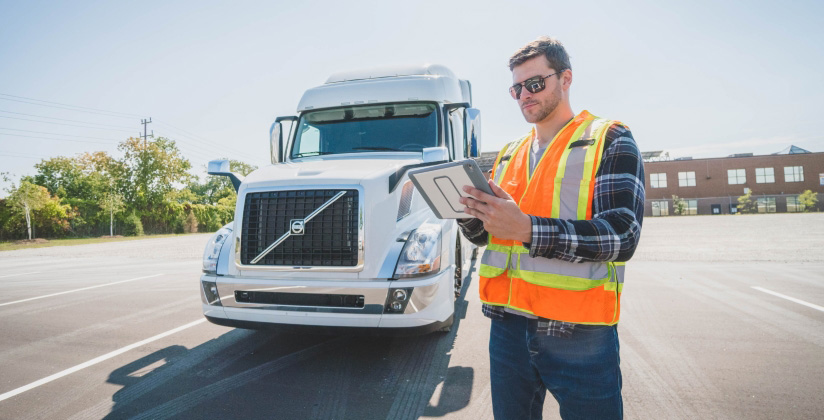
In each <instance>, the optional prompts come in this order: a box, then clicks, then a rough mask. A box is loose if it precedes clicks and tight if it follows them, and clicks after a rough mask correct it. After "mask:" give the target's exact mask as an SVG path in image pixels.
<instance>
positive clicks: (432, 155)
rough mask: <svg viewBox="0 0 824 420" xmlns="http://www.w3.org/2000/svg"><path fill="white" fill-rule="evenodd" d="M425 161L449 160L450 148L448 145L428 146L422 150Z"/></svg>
mask: <svg viewBox="0 0 824 420" xmlns="http://www.w3.org/2000/svg"><path fill="white" fill-rule="evenodd" d="M421 154H422V155H423V161H424V163H429V162H447V161H449V149H447V148H446V147H443V146H440V147H426V148H424V149H423V150H421Z"/></svg>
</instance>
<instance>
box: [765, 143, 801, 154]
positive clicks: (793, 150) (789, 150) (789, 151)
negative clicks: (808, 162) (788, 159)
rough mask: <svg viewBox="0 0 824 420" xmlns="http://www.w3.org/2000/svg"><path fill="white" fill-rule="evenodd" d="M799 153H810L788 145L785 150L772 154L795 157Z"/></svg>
mask: <svg viewBox="0 0 824 420" xmlns="http://www.w3.org/2000/svg"><path fill="white" fill-rule="evenodd" d="M799 153H810V151H809V150H806V149H802V148H800V147H798V146H795V145H792V144H791V145H789V146H788V147H787V148H785V149H783V150H781V151H780V152H775V153H773V154H774V155H795V154H799Z"/></svg>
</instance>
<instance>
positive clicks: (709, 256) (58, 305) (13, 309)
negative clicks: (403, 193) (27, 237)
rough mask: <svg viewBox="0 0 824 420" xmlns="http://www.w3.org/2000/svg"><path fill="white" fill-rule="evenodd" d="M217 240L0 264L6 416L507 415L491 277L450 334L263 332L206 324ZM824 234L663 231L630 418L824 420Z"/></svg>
mask: <svg viewBox="0 0 824 420" xmlns="http://www.w3.org/2000/svg"><path fill="white" fill-rule="evenodd" d="M207 238H208V236H206V235H197V236H182V237H176V238H164V239H148V240H140V241H131V242H120V243H115V244H101V245H105V246H101V245H83V246H73V247H57V248H41V249H30V250H19V251H8V252H2V253H0V264H3V267H4V270H3V271H2V272H1V273H0V286H2V287H3V291H4V292H5V293H3V295H2V296H1V297H0V334H2V336H3V337H4V339H3V340H0V418H3V419H5V418H9V419H11V418H14V419H34V418H77V419H86V418H168V417H179V418H227V417H238V418H239V417H249V418H279V419H280V418H282V419H302V418H308V419H333V418H335V419H341V418H351V419H413V418H433V419H434V418H444V419H472V420H480V419H488V418H491V410H490V402H489V401H490V399H489V396H490V395H489V393H490V390H489V379H488V378H489V374H488V369H489V366H488V349H487V347H488V339H487V337H488V331H489V322H488V320H487V319H486V318H484V317H483V316H482V315H481V313H480V302H479V301H478V292H477V286H476V284H477V268H476V269H474V270H472V272H470V273H469V275H468V276H469V278H471V280H470V281H468V282H465V285H464V292H463V295H462V297H461V298H460V299H459V300H458V301H457V302H456V308H457V314H458V317H457V319H458V325H457V327H456V328H454V329H453V331H452V332H450V333H448V334H443V333H435V334H430V335H427V336H423V337H405V338H403V337H394V338H393V337H354V336H319V335H296V334H292V333H286V332H278V331H275V332H258V331H247V330H239V329H230V328H225V327H219V326H215V325H212V324H209V323H208V322H204V321H203V318H202V315H201V312H200V298H199V296H198V291H197V278H198V275H199V271H200V255H201V252H202V249H203V246H204V245H205V242H206V239H207ZM822 238H824V214H812V215H807V214H804V215H797V214H796V215H764V216H737V217H721V216H719V217H711V216H706V217H669V218H661V219H653V218H648V219H647V220H645V227H644V234H643V238H642V245H641V246H640V247H639V249H638V252H637V253H636V256H635V258H634V259H633V260H632V261H630V263H629V264H628V268H627V281H626V287H625V289H624V295H623V297H624V299H623V301H622V309H623V315H622V320H621V324H620V326H619V335H620V338H621V350H622V353H621V355H622V362H623V363H622V370H623V376H624V391H623V395H624V406H625V412H626V414H627V418H668V419H669V418H674V419H677V418H683V419H693V418H751V419H773V418H782V419H783V418H799V419H806V418H819V417H820V414H821V410H822V407H824V397H822V395H824V394H823V393H822V392H821V391H822V390H824V389H822V385H821V380H820V378H821V375H822V373H824V358H822V357H821V355H822V354H824V353H822V347H824V328H822V327H824V325H822V324H824V312H822V309H824V308H822V306H824V287H822V286H823V285H824V257H822V254H824V253H821V252H820V249H822V245H824V243H822V241H824V239H822ZM544 418H547V419H555V418H559V417H558V414H557V404H555V402H554V401H552V399H551V398H548V399H547V403H546V405H545V409H544Z"/></svg>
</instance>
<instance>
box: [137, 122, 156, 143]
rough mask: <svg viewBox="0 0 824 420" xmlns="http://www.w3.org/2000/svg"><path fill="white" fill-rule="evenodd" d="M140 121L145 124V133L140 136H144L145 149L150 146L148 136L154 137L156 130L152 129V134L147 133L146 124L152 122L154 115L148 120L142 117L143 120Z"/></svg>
mask: <svg viewBox="0 0 824 420" xmlns="http://www.w3.org/2000/svg"><path fill="white" fill-rule="evenodd" d="M140 123H141V124H143V135H142V136H140V137H143V149H144V150H145V149H146V148H148V144H147V142H146V138H147V137H151V138H154V130H152V134H147V133H146V124H151V123H152V117H149V119H148V120H146V119H142V120H140Z"/></svg>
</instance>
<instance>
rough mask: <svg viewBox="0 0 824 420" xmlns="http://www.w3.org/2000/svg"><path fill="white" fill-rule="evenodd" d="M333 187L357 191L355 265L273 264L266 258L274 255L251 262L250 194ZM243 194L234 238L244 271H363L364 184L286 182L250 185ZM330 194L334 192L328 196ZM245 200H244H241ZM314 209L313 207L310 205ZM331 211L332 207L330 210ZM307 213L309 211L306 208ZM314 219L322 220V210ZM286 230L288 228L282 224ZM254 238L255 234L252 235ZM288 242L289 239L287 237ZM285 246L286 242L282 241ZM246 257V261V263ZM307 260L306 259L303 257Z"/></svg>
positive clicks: (236, 257)
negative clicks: (246, 250)
mask: <svg viewBox="0 0 824 420" xmlns="http://www.w3.org/2000/svg"><path fill="white" fill-rule="evenodd" d="M321 190H323V191H331V192H333V193H338V192H340V191H344V190H346V191H350V192H349V193H348V194H347V195H350V194H354V195H355V204H356V206H357V207H356V212H355V214H354V215H351V217H353V218H356V220H351V219H350V221H352V222H353V223H355V224H356V232H357V237H356V238H353V240H355V241H356V244H355V247H356V248H355V265H312V264H286V265H271V264H267V262H271V258H270V259H269V261H267V258H264V259H263V261H260V262H259V263H257V264H250V262H251V261H250V260H251V259H252V258H253V257H254V256H252V257H250V256H249V255H244V247H247V246H249V243H250V242H249V241H248V240H247V238H246V236H247V234H248V222H249V220H247V218H248V217H250V216H249V214H248V213H249V209H248V208H247V205H248V201H249V197H250V196H253V195H256V194H257V195H259V194H261V193H283V192H307V191H321ZM241 194H242V196H241V197H239V198H238V203H239V204H240V203H243V205H242V206H241V205H239V206H238V208H237V216H238V217H236V220H235V223H236V227H237V228H238V229H237V230H236V235H235V236H236V238H235V244H234V245H235V250H234V252H235V266H236V267H237V269H239V270H243V271H247V270H248V271H273V272H274V271H277V272H283V271H292V272H295V271H300V272H307V271H334V272H359V271H363V266H364V246H363V243H364V238H365V236H364V222H363V220H364V214H363V213H364V210H363V209H364V198H363V188H362V187H361V186H360V185H310V186H287V187H282V188H250V189H248V190H245V191H242V192H241ZM329 198H331V196H330V197H329ZM241 200H242V201H241ZM341 201H342V202H343V201H345V199H342V200H341ZM309 210H314V209H309ZM327 211H329V210H327ZM307 213H308V211H307ZM317 213H319V214H316V215H315V216H316V217H315V221H322V220H324V219H323V213H322V212H317ZM306 216H308V215H306V214H300V215H295V218H297V219H301V218H304V217H306ZM313 223H315V222H308V223H306V228H307V231H308V230H309V229H311V226H312V224H313ZM283 229H284V231H283V232H282V233H285V232H286V228H283ZM249 239H254V238H249ZM270 239H272V240H271V241H270V242H273V241H274V239H277V238H270ZM287 242H288V241H287ZM267 245H268V244H267ZM280 246H281V247H283V246H284V245H280ZM244 261H246V262H247V263H246V264H244ZM304 262H305V261H304Z"/></svg>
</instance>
